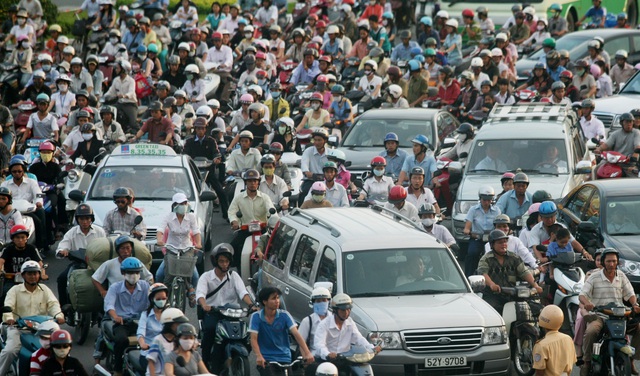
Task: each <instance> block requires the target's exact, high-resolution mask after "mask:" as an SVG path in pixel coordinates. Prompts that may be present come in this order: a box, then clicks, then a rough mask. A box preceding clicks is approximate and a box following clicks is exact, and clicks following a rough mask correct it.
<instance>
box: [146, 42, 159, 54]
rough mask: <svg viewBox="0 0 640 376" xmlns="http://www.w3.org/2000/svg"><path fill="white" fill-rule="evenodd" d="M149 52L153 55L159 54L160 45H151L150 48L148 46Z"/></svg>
mask: <svg viewBox="0 0 640 376" xmlns="http://www.w3.org/2000/svg"><path fill="white" fill-rule="evenodd" d="M147 52H150V53H152V54H157V53H158V45H156V44H155V43H151V44H149V46H147Z"/></svg>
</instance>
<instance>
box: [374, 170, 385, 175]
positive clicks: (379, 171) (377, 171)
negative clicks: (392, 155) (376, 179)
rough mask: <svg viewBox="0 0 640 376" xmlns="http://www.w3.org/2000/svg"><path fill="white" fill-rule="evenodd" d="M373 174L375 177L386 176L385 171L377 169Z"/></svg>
mask: <svg viewBox="0 0 640 376" xmlns="http://www.w3.org/2000/svg"><path fill="white" fill-rule="evenodd" d="M373 174H374V175H375V176H382V175H384V169H382V170H378V169H375V170H373Z"/></svg>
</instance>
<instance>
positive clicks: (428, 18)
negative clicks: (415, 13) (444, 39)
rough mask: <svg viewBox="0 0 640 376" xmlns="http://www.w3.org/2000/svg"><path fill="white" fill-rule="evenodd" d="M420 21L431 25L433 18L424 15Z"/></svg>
mask: <svg viewBox="0 0 640 376" xmlns="http://www.w3.org/2000/svg"><path fill="white" fill-rule="evenodd" d="M420 23H421V24H423V25H425V26H433V20H432V19H431V17H429V16H424V17H422V18H421V19H420Z"/></svg>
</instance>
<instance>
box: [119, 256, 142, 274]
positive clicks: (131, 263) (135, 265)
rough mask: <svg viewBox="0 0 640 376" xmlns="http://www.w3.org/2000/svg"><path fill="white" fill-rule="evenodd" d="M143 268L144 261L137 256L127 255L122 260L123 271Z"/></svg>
mask: <svg viewBox="0 0 640 376" xmlns="http://www.w3.org/2000/svg"><path fill="white" fill-rule="evenodd" d="M142 268H143V266H142V263H141V262H140V260H138V259H137V258H135V257H127V258H126V259H124V261H122V264H120V271H121V272H122V273H131V272H141V271H142Z"/></svg>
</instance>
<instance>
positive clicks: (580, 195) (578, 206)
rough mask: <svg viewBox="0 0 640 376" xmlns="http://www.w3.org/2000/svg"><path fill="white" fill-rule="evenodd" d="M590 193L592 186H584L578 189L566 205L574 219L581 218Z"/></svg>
mask: <svg viewBox="0 0 640 376" xmlns="http://www.w3.org/2000/svg"><path fill="white" fill-rule="evenodd" d="M592 192H593V187H592V186H585V187H583V188H582V189H580V190H579V191H578V192H576V194H575V195H574V196H573V197H572V198H571V200H570V201H569V203H568V204H567V209H569V210H570V211H571V212H572V213H573V214H574V215H575V216H576V217H578V218H582V212H583V210H584V209H585V205H586V203H587V201H588V200H589V197H591V193H592Z"/></svg>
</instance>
